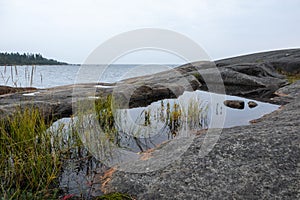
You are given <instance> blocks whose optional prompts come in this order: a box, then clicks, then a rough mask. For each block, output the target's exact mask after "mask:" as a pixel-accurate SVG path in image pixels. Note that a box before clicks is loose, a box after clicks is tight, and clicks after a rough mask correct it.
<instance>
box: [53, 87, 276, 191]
mask: <svg viewBox="0 0 300 200" xmlns="http://www.w3.org/2000/svg"><path fill="white" fill-rule="evenodd" d="M226 100H238V101H243V102H244V104H245V105H248V102H249V101H252V102H255V103H257V106H256V107H255V108H249V106H248V107H247V106H245V107H244V109H241V110H239V109H233V108H230V107H227V106H225V105H224V101H226ZM278 107H279V106H277V105H273V104H269V103H263V102H258V101H253V100H249V99H245V98H241V97H235V96H227V95H220V94H214V93H209V92H204V91H194V92H185V93H184V94H183V95H181V96H180V97H178V98H177V99H164V100H161V101H157V102H153V103H152V104H150V105H149V106H147V107H138V108H132V109H117V110H115V112H114V116H113V117H114V129H116V130H117V135H116V138H117V141H113V142H114V143H115V144H117V147H115V148H116V149H113V151H115V150H119V152H121V153H122V152H126V153H128V152H129V154H126V156H127V159H128V158H129V156H132V155H137V153H138V152H143V151H146V150H148V149H150V148H153V147H156V146H157V145H159V144H161V143H163V142H164V141H167V140H171V139H173V138H181V137H188V136H190V135H192V134H195V133H196V132H197V131H200V130H203V129H208V128H228V127H233V126H241V125H248V124H249V121H250V120H253V119H257V118H260V117H262V116H263V115H265V114H267V113H270V112H272V111H275V110H276V109H278ZM74 119H76V118H74ZM74 119H73V120H70V119H64V120H60V121H58V122H56V123H54V124H53V126H52V128H54V129H55V128H56V129H58V128H60V129H61V134H62V141H63V142H62V145H63V144H64V145H66V144H69V142H68V141H69V140H71V141H74V140H76V141H78V138H70V131H74V130H72V128H74V127H76V126H74V125H71V126H70V124H72V123H74V121H77V122H78V121H79V120H74ZM86 119H89V117H86ZM68 123H69V125H67V124H68ZM81 123H82V122H81ZM94 123H97V122H96V121H93V120H88V124H85V125H84V127H87V126H89V127H91V128H92V129H93V128H94V127H96V126H95V124H94ZM58 124H65V126H63V128H61V126H62V125H58ZM70 127H72V128H70ZM77 128H78V127H77ZM75 131H76V130H75ZM94 131H95V133H97V129H96V128H94ZM98 133H99V132H98ZM98 135H99V136H97V135H96V136H95V135H92V138H88V137H81V138H80V139H81V140H83V142H84V144H89V145H90V144H91V145H95V144H96V146H89V147H87V146H85V148H90V149H91V148H92V149H93V150H94V149H95V148H99V146H97V145H100V148H99V149H100V150H99V152H100V151H103V148H104V147H105V145H106V144H107V142H103V140H102V139H101V137H102V136H101V134H98ZM89 137H91V135H89ZM97 138H98V139H97ZM90 141H92V142H90ZM97 141H98V142H97ZM108 142H110V141H108ZM71 143H72V142H71ZM101 145H103V146H102V147H101ZM78 148H79V149H78ZM78 148H75V150H73V151H72V152H73V153H74V152H75V154H74V155H77V157H73V156H71V157H69V160H70V162H66V163H65V164H66V165H65V169H64V171H63V174H62V176H61V187H64V188H68V190H69V191H71V192H75V191H78V187H79V186H80V187H81V190H82V191H87V192H88V193H90V192H91V190H92V188H93V186H94V184H92V185H89V184H82V183H91V182H93V177H94V172H95V171H94V170H95V169H99V168H101V167H104V166H103V165H102V164H101V163H100V162H99V161H97V160H95V159H94V158H93V157H92V156H90V155H89V153H88V151H87V149H85V148H82V149H80V147H78ZM104 150H105V151H103V152H100V154H101V153H102V154H103V153H104V154H110V153H112V154H113V153H114V152H113V151H112V152H108V153H107V152H106V150H108V151H110V149H104ZM78 155H80V156H78ZM124 155H125V154H124ZM105 156H106V157H109V155H105ZM125 159H126V158H125ZM133 159H135V158H133Z"/></svg>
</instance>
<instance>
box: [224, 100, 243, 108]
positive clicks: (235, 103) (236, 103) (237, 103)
mask: <svg viewBox="0 0 300 200" xmlns="http://www.w3.org/2000/svg"><path fill="white" fill-rule="evenodd" d="M224 105H225V106H227V107H229V108H234V109H244V108H245V102H244V101H241V100H226V101H224Z"/></svg>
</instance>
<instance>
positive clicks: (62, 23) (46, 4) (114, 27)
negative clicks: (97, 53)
mask: <svg viewBox="0 0 300 200" xmlns="http://www.w3.org/2000/svg"><path fill="white" fill-rule="evenodd" d="M299 9H300V0H260V1H251V0H126V1H122V0H82V1H79V0H26V1H24V0H0V24H1V29H0V36H1V37H0V51H1V52H21V53H23V52H31V53H41V54H42V55H43V56H45V57H48V58H54V59H57V60H60V61H66V62H69V63H83V62H84V61H85V59H86V58H87V56H88V55H89V54H90V53H91V52H92V51H93V50H94V49H95V48H96V47H97V46H99V45H100V44H101V43H102V42H104V41H106V40H107V39H109V38H111V37H112V36H115V35H117V34H120V33H122V32H125V31H130V30H134V29H138V28H165V29H169V30H173V31H176V32H179V33H181V34H184V35H186V36H188V37H189V38H191V39H192V40H194V41H196V42H197V43H198V44H199V45H201V46H202V47H203V48H204V49H205V50H206V52H207V53H208V54H209V56H210V57H211V58H212V59H218V58H224V57H230V56H233V55H240V54H246V53H250V52H258V51H264V50H271V49H282V48H290V47H300V26H299V24H300V12H299ZM161 59H162V58H161ZM162 60H163V59H162ZM164 61H165V62H173V61H174V60H172V59H170V60H164ZM126 62H133V63H134V62H138V63H139V62H143V59H141V58H138V59H135V57H134V56H131V57H130V59H127V60H126Z"/></svg>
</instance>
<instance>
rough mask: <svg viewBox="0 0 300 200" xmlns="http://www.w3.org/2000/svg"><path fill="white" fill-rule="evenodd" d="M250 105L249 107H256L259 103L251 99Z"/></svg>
mask: <svg viewBox="0 0 300 200" xmlns="http://www.w3.org/2000/svg"><path fill="white" fill-rule="evenodd" d="M248 106H249V108H255V107H256V106H257V103H256V102H254V101H249V102H248Z"/></svg>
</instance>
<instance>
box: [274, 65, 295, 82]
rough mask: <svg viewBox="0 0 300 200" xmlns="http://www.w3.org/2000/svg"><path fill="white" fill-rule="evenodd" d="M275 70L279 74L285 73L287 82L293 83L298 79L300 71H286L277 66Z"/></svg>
mask: <svg viewBox="0 0 300 200" xmlns="http://www.w3.org/2000/svg"><path fill="white" fill-rule="evenodd" d="M277 72H278V73H280V74H282V75H285V76H286V79H287V80H288V82H289V83H290V84H292V83H295V82H296V81H298V80H300V73H291V72H287V71H284V70H283V69H281V68H278V69H277Z"/></svg>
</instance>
